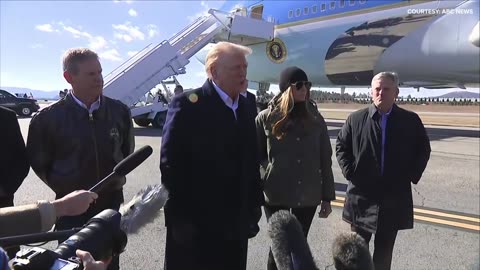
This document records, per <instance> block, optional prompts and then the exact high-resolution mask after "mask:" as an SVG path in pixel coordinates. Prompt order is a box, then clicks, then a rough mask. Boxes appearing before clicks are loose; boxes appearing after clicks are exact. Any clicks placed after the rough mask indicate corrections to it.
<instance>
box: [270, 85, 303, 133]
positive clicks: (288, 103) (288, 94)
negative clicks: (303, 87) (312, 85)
mask: <svg viewBox="0 0 480 270" xmlns="http://www.w3.org/2000/svg"><path fill="white" fill-rule="evenodd" d="M307 97H308V95H307ZM308 102H309V101H308V98H307V101H306V102H305V108H304V109H305V111H306V114H305V115H304V117H303V118H302V121H303V123H304V127H307V126H308V124H309V123H310V120H311V119H312V115H311V113H310V111H309V110H308V108H307V106H306V104H307V103H308ZM275 105H276V106H275V108H274V109H272V110H271V112H270V114H269V116H268V117H271V116H272V117H275V120H276V119H278V118H280V119H279V120H278V121H276V122H275V123H274V124H273V126H272V134H273V135H274V136H275V137H276V138H277V139H278V140H281V139H283V137H285V135H286V133H287V131H288V129H287V128H286V125H287V123H288V121H289V120H290V117H289V116H290V112H292V110H293V107H294V106H295V99H294V98H293V93H292V88H291V86H289V87H288V88H287V90H285V91H284V92H283V93H282V94H281V95H280V97H279V98H278V99H277V100H276V102H275Z"/></svg>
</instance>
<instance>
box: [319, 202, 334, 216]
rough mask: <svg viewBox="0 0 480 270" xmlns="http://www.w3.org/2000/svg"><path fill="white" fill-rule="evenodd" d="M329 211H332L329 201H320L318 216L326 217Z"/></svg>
mask: <svg viewBox="0 0 480 270" xmlns="http://www.w3.org/2000/svg"><path fill="white" fill-rule="evenodd" d="M330 213H332V206H331V205H330V202H327V201H322V204H321V205H320V212H318V217H319V218H327V217H328V216H329V215H330Z"/></svg>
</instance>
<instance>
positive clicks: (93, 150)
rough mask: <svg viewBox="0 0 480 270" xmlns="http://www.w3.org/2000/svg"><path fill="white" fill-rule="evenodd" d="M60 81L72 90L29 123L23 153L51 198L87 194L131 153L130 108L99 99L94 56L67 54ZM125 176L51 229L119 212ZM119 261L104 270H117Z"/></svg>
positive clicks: (99, 71)
mask: <svg viewBox="0 0 480 270" xmlns="http://www.w3.org/2000/svg"><path fill="white" fill-rule="evenodd" d="M63 70H64V74H63V75H64V78H65V79H66V80H67V82H68V83H70V84H71V85H72V90H71V91H70V92H69V93H68V94H67V96H66V97H65V98H63V99H62V100H60V101H58V102H56V103H55V104H52V105H51V106H49V107H47V108H45V109H43V110H42V111H41V112H39V113H38V114H37V115H35V117H33V119H32V120H31V122H30V128H29V134H28V139H27V152H28V155H29V158H30V162H31V166H32V169H33V170H34V171H35V173H36V174H37V175H38V176H39V177H40V179H42V180H43V181H44V182H45V183H46V184H47V185H48V186H49V187H50V188H51V189H52V190H53V191H54V192H55V194H56V198H60V197H63V196H64V195H66V194H68V193H70V192H72V191H74V190H78V189H86V190H88V189H90V188H91V187H92V186H94V185H95V184H96V183H98V182H99V181H100V180H102V179H103V178H104V177H105V176H107V175H108V174H110V173H111V172H112V171H113V168H114V167H115V165H117V164H118V163H119V162H120V161H121V160H122V159H124V158H125V157H126V156H128V155H129V154H131V153H132V152H133V149H134V138H133V128H132V119H131V115H130V110H129V108H128V107H127V106H126V105H124V104H123V103H121V102H120V101H117V100H113V99H110V98H108V97H105V96H103V95H102V90H103V77H102V67H101V65H100V62H99V60H98V56H97V54H96V53H95V52H93V51H91V50H89V49H71V50H68V51H67V52H66V53H65V56H64V59H63ZM124 184H125V177H118V179H116V181H115V182H114V183H113V184H112V185H109V186H107V187H105V188H104V189H103V190H100V191H99V192H98V200H97V201H96V203H95V204H94V205H93V206H92V207H90V209H89V210H88V211H87V212H86V213H84V214H82V215H80V216H75V217H63V218H60V219H59V220H58V221H57V223H56V229H58V230H65V229H70V228H73V227H78V226H82V225H84V224H85V222H87V221H88V220H89V219H90V218H92V217H93V216H95V215H96V214H98V213H99V212H101V211H102V210H104V209H116V210H118V209H119V207H120V204H121V203H122V202H123V190H122V189H123V188H122V187H123V185H124ZM118 268H119V266H118V257H115V258H113V261H112V264H110V267H109V269H118Z"/></svg>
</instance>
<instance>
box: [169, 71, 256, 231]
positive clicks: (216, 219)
mask: <svg viewBox="0 0 480 270" xmlns="http://www.w3.org/2000/svg"><path fill="white" fill-rule="evenodd" d="M249 111H250V112H249ZM254 117H255V116H254V115H253V114H252V113H251V110H249V109H248V106H247V103H246V99H245V98H244V97H243V96H241V95H240V99H239V105H238V109H237V120H236V119H235V116H234V113H233V111H232V109H230V108H229V107H227V106H226V105H225V103H224V102H223V100H222V99H221V98H220V96H219V95H218V93H217V92H216V91H215V89H214V88H213V85H212V83H211V82H210V81H208V80H207V81H206V82H205V84H204V85H203V87H201V88H198V89H195V90H193V91H191V92H187V93H184V94H182V95H179V96H176V97H174V99H173V100H172V102H171V104H170V108H169V109H168V114H167V119H166V123H165V126H164V129H163V136H162V146H161V158H160V170H161V174H162V184H163V185H165V187H166V188H167V190H168V191H169V199H168V201H167V204H166V206H165V218H166V225H167V226H169V225H173V224H178V223H189V224H192V225H193V226H195V227H196V228H197V229H199V230H200V231H202V232H203V233H206V234H208V233H215V234H216V235H221V237H222V238H237V239H238V238H240V239H242V238H245V237H246V236H247V235H248V230H249V229H248V228H249V226H251V224H252V223H255V224H256V223H257V222H258V220H259V219H260V216H258V213H259V212H258V210H259V209H260V206H261V205H262V204H263V203H264V198H263V193H262V188H261V182H260V175H259V172H258V158H257V147H256V132H255V119H254ZM255 213H256V214H255Z"/></svg>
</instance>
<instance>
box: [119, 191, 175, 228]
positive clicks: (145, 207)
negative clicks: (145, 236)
mask: <svg viewBox="0 0 480 270" xmlns="http://www.w3.org/2000/svg"><path fill="white" fill-rule="evenodd" d="M167 198H168V191H167V189H166V188H165V187H164V186H162V185H154V186H147V187H146V188H144V189H142V190H140V191H139V192H138V193H137V194H136V195H135V196H134V197H133V199H132V200H131V201H129V202H128V203H125V204H123V205H122V206H121V207H120V210H119V212H120V214H122V219H121V221H120V228H121V229H122V230H123V231H124V232H125V233H127V234H135V233H137V232H138V230H139V229H140V228H141V227H142V226H144V225H145V224H147V223H150V222H152V221H153V220H154V219H155V218H156V217H158V215H159V213H160V209H161V208H162V207H163V206H164V205H165V202H166V201H167Z"/></svg>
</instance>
